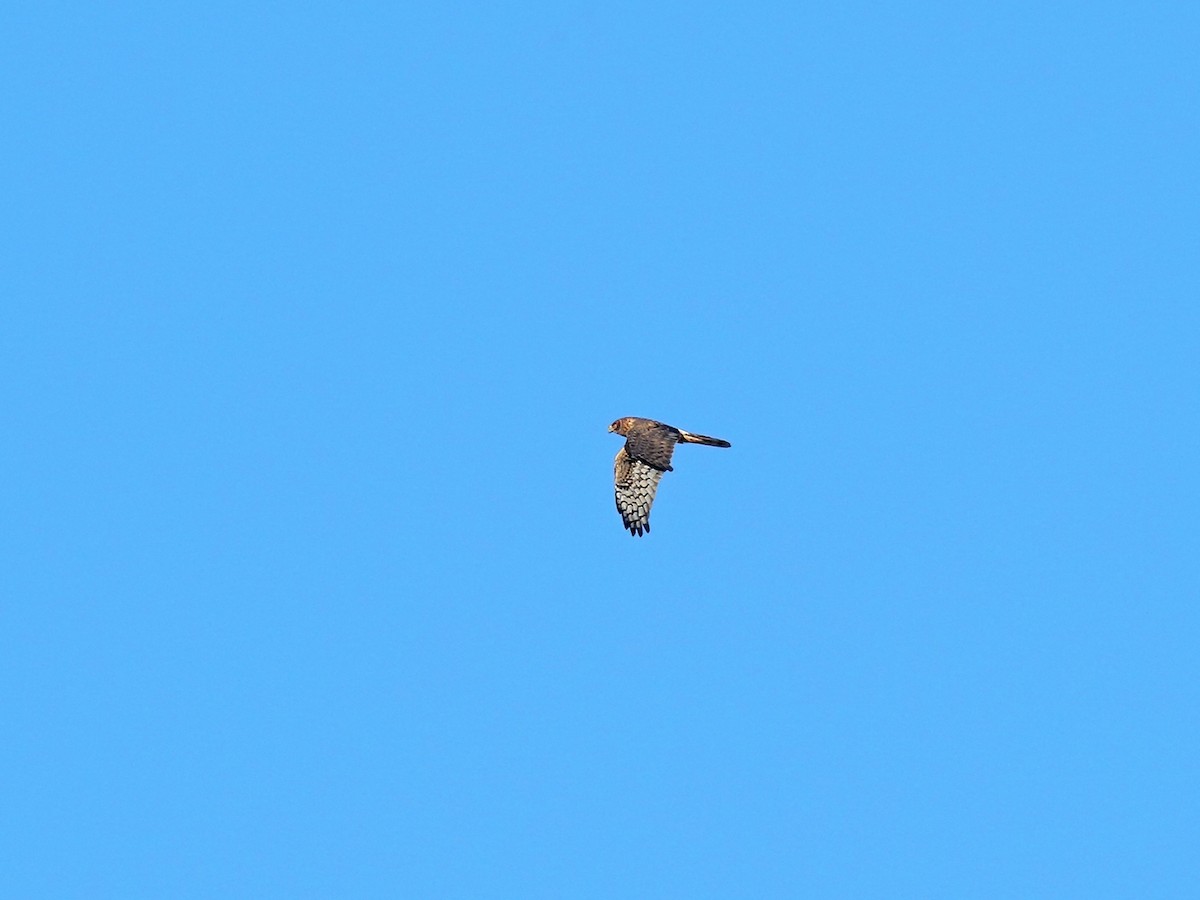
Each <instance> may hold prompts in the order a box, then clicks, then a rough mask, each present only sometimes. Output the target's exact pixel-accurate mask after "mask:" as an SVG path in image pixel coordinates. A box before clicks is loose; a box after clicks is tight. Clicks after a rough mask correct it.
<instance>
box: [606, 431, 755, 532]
mask: <svg viewBox="0 0 1200 900" xmlns="http://www.w3.org/2000/svg"><path fill="white" fill-rule="evenodd" d="M608 430H609V431H614V432H616V433H617V434H619V435H622V436H623V437H624V438H625V446H624V447H622V448H621V449H620V450H618V451H617V458H616V459H615V460H614V466H613V481H614V482H615V487H616V496H617V512H619V513H620V514H621V520H622V521H623V522H624V523H625V527H626V528H628V529H629V533H630V534H631V535H633V536H634V537H641V536H642V535H643V534H649V533H650V507H651V506H652V505H653V503H654V494H655V492H656V491H657V490H658V482H659V479H660V478H662V476H663V472H671V471H673V469H672V466H671V454H672V453H674V452H675V445H676V444H704V445H706V446H709V447H729V446H731V445H730V443H729V441H723V440H721V439H720V438H715V437H709V436H708V435H706V434H692V433H690V432H687V431H684V430H683V429H682V428H676V427H675V426H673V425H664V424H663V423H662V422H656V421H654V419H640V418H638V417H637V416H625V417H624V418H621V419H617V420H616V421H615V422H613V423H612V424H611V425H609V426H608Z"/></svg>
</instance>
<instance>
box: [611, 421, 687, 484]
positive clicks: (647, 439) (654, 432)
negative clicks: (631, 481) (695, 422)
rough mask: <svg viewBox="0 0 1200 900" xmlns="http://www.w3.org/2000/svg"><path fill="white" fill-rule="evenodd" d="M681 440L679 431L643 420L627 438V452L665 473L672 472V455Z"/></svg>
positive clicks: (659, 423)
mask: <svg viewBox="0 0 1200 900" xmlns="http://www.w3.org/2000/svg"><path fill="white" fill-rule="evenodd" d="M679 439H680V433H679V429H677V428H672V427H671V426H670V425H664V424H662V423H661V422H652V421H650V420H649V419H642V420H641V421H639V422H638V423H637V424H636V425H634V426H633V427H632V428H631V429H630V430H629V434H627V435H626V437H625V452H626V453H628V454H629V455H630V457H631V458H633V459H637V460H641V461H642V462H644V463H648V464H650V465H651V466H653V467H654V468H656V469H659V470H660V471H663V472H670V471H671V454H672V453H674V452H675V444H676V443H678V441H679Z"/></svg>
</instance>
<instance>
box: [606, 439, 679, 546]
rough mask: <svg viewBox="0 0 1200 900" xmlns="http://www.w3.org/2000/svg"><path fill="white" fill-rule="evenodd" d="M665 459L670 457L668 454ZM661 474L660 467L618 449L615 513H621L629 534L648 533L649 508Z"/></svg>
mask: <svg viewBox="0 0 1200 900" xmlns="http://www.w3.org/2000/svg"><path fill="white" fill-rule="evenodd" d="M667 458H668V460H669V459H670V453H668V454H667ZM662 474H663V473H662V470H661V469H656V468H655V467H654V466H652V465H649V464H647V463H645V462H643V461H642V460H640V459H634V458H633V457H632V456H630V455H629V454H628V453H626V452H625V448H624V447H622V448H621V449H620V450H618V451H617V458H616V462H615V465H614V467H613V480H614V482H615V483H616V493H617V512H619V513H620V514H621V520H622V521H623V522H624V523H625V527H626V528H628V529H629V532H630V534H634V535H637V536H639V537H640V536H641V535H642V534H647V533H649V531H650V507H651V506H652V505H653V504H654V494H655V492H656V491H657V490H658V481H659V479H660V478H662Z"/></svg>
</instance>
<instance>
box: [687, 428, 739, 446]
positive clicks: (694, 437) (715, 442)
mask: <svg viewBox="0 0 1200 900" xmlns="http://www.w3.org/2000/svg"><path fill="white" fill-rule="evenodd" d="M679 439H680V440H681V441H683V443H685V444H707V445H708V446H709V447H728V446H730V443H729V441H723V440H721V439H720V438H715V437H709V436H708V435H707V434H691V433H690V432H687V431H684V430H683V429H682V428H681V429H679Z"/></svg>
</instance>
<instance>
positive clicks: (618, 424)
mask: <svg viewBox="0 0 1200 900" xmlns="http://www.w3.org/2000/svg"><path fill="white" fill-rule="evenodd" d="M626 427H627V426H626V422H625V420H624V419H617V421H615V422H613V423H612V424H611V425H609V426H608V430H609V431H615V432H616V433H617V434H624V433H625V429H626Z"/></svg>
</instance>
